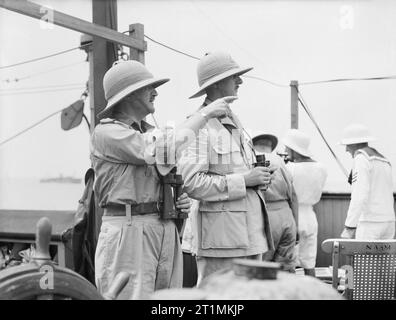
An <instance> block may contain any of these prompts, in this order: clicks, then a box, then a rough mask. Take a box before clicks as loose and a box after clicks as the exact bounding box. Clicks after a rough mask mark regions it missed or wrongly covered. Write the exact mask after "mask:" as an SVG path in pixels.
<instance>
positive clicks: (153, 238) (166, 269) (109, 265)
mask: <svg viewBox="0 0 396 320" xmlns="http://www.w3.org/2000/svg"><path fill="white" fill-rule="evenodd" d="M120 271H126V272H130V273H135V276H131V278H130V279H129V282H128V284H127V285H126V287H125V288H124V289H123V290H122V292H121V293H120V295H119V296H118V299H123V300H125V299H148V298H149V297H150V295H151V294H152V293H153V292H154V291H155V290H159V289H167V288H181V287H182V284H183V257H182V250H181V247H180V241H179V235H178V232H177V229H176V226H175V224H174V222H173V221H170V220H166V221H163V220H160V219H159V218H158V215H157V214H152V215H151V214H150V215H142V216H133V217H132V218H131V221H130V222H128V220H127V218H126V217H108V216H104V217H103V220H102V226H101V230H100V234H99V239H98V245H97V249H96V252H95V280H96V285H97V287H98V290H99V292H100V293H101V294H104V293H106V292H107V291H108V289H109V287H110V286H111V284H112V281H113V280H114V278H115V276H116V275H117V274H118V273H119V272H120Z"/></svg>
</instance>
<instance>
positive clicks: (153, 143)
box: [91, 119, 172, 207]
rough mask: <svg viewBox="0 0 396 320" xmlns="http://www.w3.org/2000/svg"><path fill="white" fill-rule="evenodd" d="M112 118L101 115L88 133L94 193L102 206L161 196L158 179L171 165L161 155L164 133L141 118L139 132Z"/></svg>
mask: <svg viewBox="0 0 396 320" xmlns="http://www.w3.org/2000/svg"><path fill="white" fill-rule="evenodd" d="M132 124H133V121H131V125H127V124H125V123H124V122H121V121H117V120H114V119H103V120H101V121H100V123H99V124H98V125H97V126H96V128H95V130H94V132H93V134H92V137H91V161H92V165H93V168H94V170H95V174H96V180H95V187H94V190H95V195H96V197H97V200H98V203H99V205H100V206H101V207H105V206H106V205H108V204H111V203H118V204H126V203H129V204H134V203H141V202H153V201H159V200H160V179H159V175H158V173H157V170H156V167H157V168H158V169H160V170H161V173H162V174H165V173H167V172H169V170H170V169H171V168H172V166H168V165H165V164H164V163H165V161H164V159H162V158H161V156H162V155H163V152H161V147H162V145H161V143H163V141H164V133H163V132H161V131H160V130H158V129H154V127H152V126H151V125H149V124H148V123H146V122H144V121H142V127H141V129H142V131H143V132H144V133H142V132H140V131H138V130H135V129H133V127H132Z"/></svg>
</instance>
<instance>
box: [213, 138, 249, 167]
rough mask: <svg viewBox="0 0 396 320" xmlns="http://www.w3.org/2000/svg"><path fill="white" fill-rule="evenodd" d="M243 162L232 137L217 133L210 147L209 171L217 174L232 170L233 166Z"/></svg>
mask: <svg viewBox="0 0 396 320" xmlns="http://www.w3.org/2000/svg"><path fill="white" fill-rule="evenodd" d="M241 162H243V159H242V157H241V153H240V149H239V147H238V145H237V144H236V142H235V141H233V139H232V137H231V136H229V137H226V138H224V135H219V136H217V137H216V138H215V140H214V143H213V144H212V147H211V156H210V171H212V172H214V173H218V174H227V173H232V172H233V166H235V165H236V164H240V163H241Z"/></svg>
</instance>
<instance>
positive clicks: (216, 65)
mask: <svg viewBox="0 0 396 320" xmlns="http://www.w3.org/2000/svg"><path fill="white" fill-rule="evenodd" d="M252 69H253V68H241V67H240V66H239V65H238V64H237V63H236V62H235V61H234V60H233V59H232V58H231V56H230V55H229V54H228V53H225V52H213V53H207V54H206V55H205V56H204V57H203V58H202V59H201V60H200V61H199V62H198V67H197V76H198V85H199V88H198V91H196V92H195V93H194V94H193V95H192V96H191V97H190V99H191V98H197V97H200V96H202V95H203V94H204V93H205V89H206V88H208V87H209V86H211V85H212V84H215V83H216V82H219V81H220V80H223V79H225V78H228V77H230V76H233V75H241V74H244V73H246V72H248V71H250V70H252Z"/></svg>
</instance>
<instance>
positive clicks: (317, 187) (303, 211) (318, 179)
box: [282, 129, 327, 276]
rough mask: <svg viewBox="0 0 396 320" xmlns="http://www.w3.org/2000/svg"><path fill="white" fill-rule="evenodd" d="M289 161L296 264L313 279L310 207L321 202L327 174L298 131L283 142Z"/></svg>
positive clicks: (315, 224) (314, 244) (315, 228)
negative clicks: (295, 206)
mask: <svg viewBox="0 0 396 320" xmlns="http://www.w3.org/2000/svg"><path fill="white" fill-rule="evenodd" d="M282 142H283V144H284V145H285V147H286V152H287V154H288V157H289V159H290V161H289V162H288V163H287V165H286V168H287V169H288V170H289V172H290V174H291V176H292V178H293V186H294V190H295V191H296V194H297V199H298V233H299V238H300V239H299V243H298V245H297V246H296V249H297V264H298V265H299V266H300V267H302V268H304V273H305V274H306V275H310V276H315V265H316V253H317V241H318V240H317V237H318V221H317V219H316V214H315V211H314V209H313V206H314V205H315V204H316V203H318V202H319V201H320V198H321V195H322V191H323V187H324V185H325V182H326V179H327V170H326V168H325V167H324V166H323V164H321V163H320V162H318V161H315V160H314V159H312V153H311V151H310V150H309V145H310V142H311V139H310V138H309V136H308V135H307V134H306V133H304V132H302V131H301V130H297V129H290V130H289V131H287V133H286V135H285V136H284V138H283V139H282Z"/></svg>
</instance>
